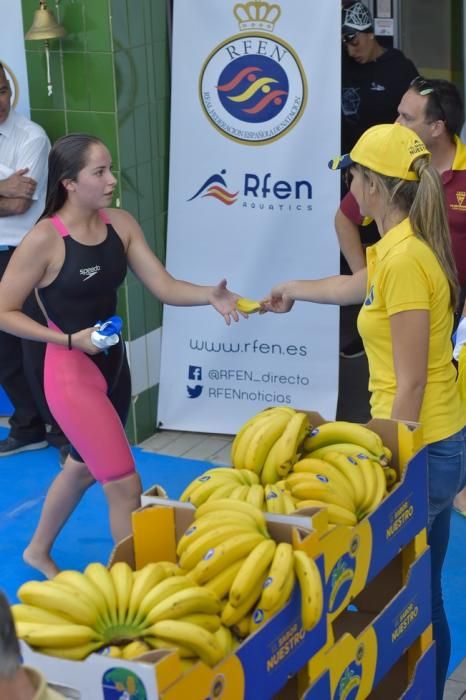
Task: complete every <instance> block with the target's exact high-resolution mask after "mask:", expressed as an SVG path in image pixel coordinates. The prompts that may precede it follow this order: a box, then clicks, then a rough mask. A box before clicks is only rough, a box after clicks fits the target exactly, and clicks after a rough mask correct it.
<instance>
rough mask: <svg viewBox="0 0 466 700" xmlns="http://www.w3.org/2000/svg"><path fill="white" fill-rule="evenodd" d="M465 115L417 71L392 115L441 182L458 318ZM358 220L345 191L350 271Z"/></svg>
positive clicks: (461, 501)
mask: <svg viewBox="0 0 466 700" xmlns="http://www.w3.org/2000/svg"><path fill="white" fill-rule="evenodd" d="M463 119H464V113H463V103H462V100H461V97H460V94H459V92H458V90H457V88H456V86H455V85H453V83H450V82H449V81H447V80H433V79H432V80H428V79H426V78H423V77H422V76H418V77H417V78H415V79H414V80H413V81H412V83H411V85H410V87H409V89H408V90H407V91H406V92H405V94H404V95H403V97H402V98H401V101H400V104H399V106H398V118H397V120H396V121H397V122H399V123H400V124H402V125H403V126H407V127H409V128H410V129H412V130H413V131H415V132H416V133H417V134H418V136H419V137H420V138H421V139H422V141H423V142H424V143H425V145H426V146H427V148H428V149H429V151H430V152H431V154H432V155H431V162H432V165H433V166H434V167H435V168H436V170H437V171H438V173H439V174H440V177H441V179H442V182H443V189H444V192H445V199H446V205H447V214H448V224H449V228H450V235H451V240H452V248H453V256H454V258H455V263H456V267H457V270H458V279H459V283H460V287H461V295H460V303H459V306H458V312H457V315H456V322H458V321H459V320H460V318H461V317H464V316H465V315H466V304H465V300H466V196H465V192H466V145H465V144H464V143H462V141H461V140H460V138H459V136H458V134H459V133H460V131H461V127H462V125H463ZM362 223H364V222H363V220H362V217H361V214H360V212H359V207H358V205H357V204H356V201H355V199H354V198H353V196H352V195H351V194H347V195H346V196H345V197H344V198H343V200H342V202H341V204H340V209H339V210H338V212H337V214H336V217H335V228H336V231H337V235H338V239H339V243H340V249H341V251H342V253H343V255H344V256H345V258H346V260H347V262H348V264H349V266H350V268H351V271H352V272H353V273H354V272H357V271H358V270H360V269H361V268H362V267H365V265H366V258H365V252H364V246H363V244H362V242H361V236H360V232H359V228H358V227H359V226H360V225H361V224H362ZM463 323H464V324H466V321H463ZM458 335H459V332H458ZM454 508H455V510H457V511H458V512H460V513H461V514H463V515H465V516H466V490H464V491H461V492H460V493H459V494H458V496H457V497H456V499H455V502H454Z"/></svg>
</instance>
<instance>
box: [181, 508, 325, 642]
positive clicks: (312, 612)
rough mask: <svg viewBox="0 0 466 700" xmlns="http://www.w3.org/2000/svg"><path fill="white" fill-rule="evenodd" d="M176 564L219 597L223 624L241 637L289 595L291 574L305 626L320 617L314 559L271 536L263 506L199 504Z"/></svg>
mask: <svg viewBox="0 0 466 700" xmlns="http://www.w3.org/2000/svg"><path fill="white" fill-rule="evenodd" d="M177 554H178V557H179V563H180V566H181V567H183V568H184V569H186V570H188V572H189V575H190V576H191V577H192V578H193V579H194V580H195V581H196V582H197V583H199V584H201V585H203V586H204V587H205V588H207V589H208V590H210V591H212V592H214V593H215V594H216V595H217V597H218V598H219V599H220V600H221V606H222V612H221V622H222V624H223V625H224V626H225V627H227V628H230V629H231V630H232V631H233V633H234V635H235V636H236V637H238V638H244V637H246V636H247V635H248V634H250V633H251V632H253V631H255V630H256V629H257V628H258V627H259V626H260V625H261V624H263V623H264V622H265V621H266V620H267V619H269V618H270V617H271V616H272V615H274V614H275V613H276V612H277V611H278V610H280V609H281V608H282V607H283V606H284V605H285V604H286V602H287V601H288V599H289V597H290V595H291V593H292V591H293V588H294V585H295V580H296V576H297V577H298V580H299V583H300V586H301V597H302V617H303V626H304V628H305V629H311V628H312V627H313V626H314V625H315V624H316V623H317V622H318V620H319V619H320V616H321V614H322V608H323V593H322V582H321V577H320V573H319V571H318V569H317V567H316V564H315V562H314V561H313V560H311V559H309V557H307V555H305V554H304V553H302V552H300V553H297V552H294V551H293V548H292V546H291V545H290V544H287V543H280V544H278V545H277V544H276V542H275V541H274V540H272V539H270V535H269V534H268V531H267V528H266V521H265V518H264V514H263V512H261V511H260V510H259V509H258V508H256V507H255V506H253V505H252V504H249V503H246V502H244V501H235V500H230V499H217V500H214V501H211V502H210V501H209V502H206V503H204V504H203V505H201V506H200V507H199V508H198V509H197V510H196V513H195V520H194V523H193V524H192V526H191V527H190V528H188V530H187V531H186V532H185V533H184V535H183V537H182V538H181V539H180V540H179V542H178V547H177Z"/></svg>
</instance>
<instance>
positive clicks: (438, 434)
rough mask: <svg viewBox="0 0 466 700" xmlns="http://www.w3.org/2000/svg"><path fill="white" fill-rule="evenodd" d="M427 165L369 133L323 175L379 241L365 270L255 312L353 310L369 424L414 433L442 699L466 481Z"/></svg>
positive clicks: (291, 287)
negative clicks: (346, 187) (422, 462)
mask: <svg viewBox="0 0 466 700" xmlns="http://www.w3.org/2000/svg"><path fill="white" fill-rule="evenodd" d="M429 161H430V153H429V151H428V150H427V148H426V147H425V145H424V143H423V142H422V141H421V140H420V139H419V137H418V136H417V135H416V134H415V133H414V132H413V131H411V129H407V128H406V127H404V126H401V125H400V124H381V125H378V126H374V127H372V128H371V129H368V130H367V131H366V132H365V133H364V134H363V135H362V136H361V138H360V139H359V141H358V142H357V143H356V145H355V146H354V148H353V150H352V151H351V153H350V154H349V155H345V156H341V157H340V158H338V159H335V160H334V161H332V163H330V167H331V168H332V169H334V170H335V169H346V174H348V175H349V176H350V177H349V178H348V180H349V179H351V192H352V193H353V195H354V197H355V198H356V200H357V203H358V205H359V208H360V210H361V215H363V216H370V217H371V218H373V219H374V220H375V221H376V223H377V227H378V229H379V233H380V236H381V240H380V241H379V242H377V243H376V244H375V245H373V246H371V247H370V248H368V250H367V269H363V270H360V271H359V272H357V273H356V274H354V275H339V276H335V277H327V278H325V279H320V280H301V281H299V280H295V281H290V282H283V283H281V284H278V285H276V286H275V287H274V288H273V289H272V291H271V293H270V295H269V297H268V298H267V299H266V300H265V301H264V302H263V310H264V311H265V310H267V311H274V312H277V313H285V312H287V311H289V310H290V309H291V307H292V306H293V303H294V302H295V301H298V300H299V301H312V302H315V303H321V304H339V305H342V306H343V305H348V304H357V303H362V307H361V311H360V313H359V317H358V330H359V333H360V335H361V337H362V339H363V342H364V347H365V350H366V354H367V358H368V362H369V373H370V380H369V389H370V391H371V394H372V395H371V413H372V416H373V417H374V418H393V419H396V420H404V421H419V422H420V423H421V425H422V430H423V436H424V442H425V444H426V445H427V461H428V469H429V544H430V547H431V555H432V608H433V610H432V618H433V625H434V637H435V640H436V643H437V644H436V647H437V698H438V700H441V698H442V697H443V688H444V684H445V679H446V673H447V669H448V662H449V658H450V633H449V629H448V623H447V620H446V617H445V611H444V607H443V599H442V586H441V571H442V566H443V561H444V558H445V554H446V550H447V545H448V538H449V531H450V516H451V508H452V503H453V499H454V497H455V495H456V493H458V491H460V490H461V488H462V487H463V486H464V485H465V482H466V429H464V424H465V415H464V409H463V407H462V403H461V399H460V396H459V393H458V390H457V385H456V371H455V369H454V367H453V364H452V361H451V360H452V344H451V333H452V327H453V310H454V309H455V308H456V306H457V301H458V283H457V280H456V270H455V264H454V261H453V256H452V252H451V247H450V233H449V229H448V222H447V216H446V210H445V203H444V195H443V190H442V184H441V181H440V179H439V176H438V174H437V172H436V171H435V170H434V168H432V167H431V166H430V165H429Z"/></svg>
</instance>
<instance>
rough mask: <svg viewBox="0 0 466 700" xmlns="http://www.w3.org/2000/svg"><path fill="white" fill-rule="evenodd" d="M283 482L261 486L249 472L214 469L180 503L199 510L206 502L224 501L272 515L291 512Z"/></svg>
mask: <svg viewBox="0 0 466 700" xmlns="http://www.w3.org/2000/svg"><path fill="white" fill-rule="evenodd" d="M284 484H285V482H284V481H279V482H277V483H276V484H265V486H264V485H263V484H259V477H258V476H257V474H255V473H254V472H251V471H249V469H232V468H231V467H214V468H212V469H208V470H207V471H206V472H204V473H203V474H201V476H199V477H197V479H194V481H192V482H191V483H190V484H189V485H188V486H187V487H186V488H185V490H184V491H183V493H182V494H181V496H180V500H181V501H184V502H188V503H192V504H193V506H194V507H195V508H199V507H200V506H202V505H203V504H204V503H207V502H208V503H211V502H213V501H217V500H222V499H226V498H228V499H232V500H235V501H244V502H246V503H249V504H251V505H253V506H255V507H256V508H259V509H260V510H265V511H268V512H269V513H292V512H294V510H295V509H296V508H295V502H294V499H293V498H291V495H290V493H289V492H288V491H286V490H285V488H284Z"/></svg>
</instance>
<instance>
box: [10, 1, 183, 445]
mask: <svg viewBox="0 0 466 700" xmlns="http://www.w3.org/2000/svg"><path fill="white" fill-rule="evenodd" d="M21 2H22V9H23V23H24V30H25V32H26V31H27V29H28V28H29V27H30V25H31V23H32V18H33V15H34V12H35V11H36V10H37V9H38V6H39V3H38V1H37V0H21ZM49 9H50V10H51V11H52V12H53V13H54V14H55V16H56V17H57V18H58V19H59V21H60V22H61V23H62V24H63V25H64V26H65V28H66V30H67V36H66V37H65V38H64V39H63V40H61V41H58V40H51V41H50V64H51V75H52V82H53V95H52V96H51V97H49V96H48V95H47V81H46V62H45V53H44V49H43V42H41V41H27V42H26V60H27V68H28V80H29V96H30V104H31V117H32V119H34V121H36V122H38V123H39V124H41V125H42V126H43V127H44V128H45V129H46V131H47V133H48V134H49V137H50V139H51V140H52V141H54V140H55V139H57V138H58V137H59V136H62V135H63V134H66V133H71V132H74V131H85V132H89V133H92V134H95V135H96V136H98V137H99V138H101V139H102V140H103V141H104V143H105V144H106V145H107V146H108V148H109V149H110V151H111V153H112V158H113V162H114V170H115V174H116V176H117V177H118V180H119V187H118V189H117V193H116V199H117V198H118V199H119V200H120V205H121V206H122V207H123V208H125V209H127V210H128V211H130V212H131V213H132V214H133V215H134V216H135V217H136V218H137V220H138V221H139V223H140V224H141V226H142V228H143V229H144V232H145V235H146V238H147V240H148V243H149V245H150V247H151V248H152V250H154V252H155V253H156V254H157V255H158V257H159V258H160V259H161V260H162V261H164V258H165V236H166V221H167V199H168V144H169V92H170V87H169V85H170V82H169V50H168V36H167V17H166V2H165V0H61V1H60V3H59V4H58V5H56V4H55V3H53V2H50V3H49ZM119 313H120V314H121V315H122V316H123V318H124V320H125V331H126V339H127V340H129V341H132V340H135V339H136V338H140V337H141V336H144V335H146V334H148V333H150V332H151V331H154V330H156V329H157V328H160V326H161V322H162V308H161V305H160V303H159V302H158V301H156V300H155V299H154V298H153V297H152V296H151V295H150V294H149V293H148V292H147V290H145V289H143V288H142V286H141V284H140V283H139V282H138V281H137V280H136V279H135V277H134V276H133V275H132V274H129V275H128V277H127V280H126V282H125V285H124V287H123V288H122V289H121V290H120V294H119ZM157 392H158V387H151V388H148V389H147V390H145V391H143V392H141V394H140V395H139V396H137V397H134V400H133V401H134V402H133V407H132V411H131V415H130V419H129V421H128V435H129V437H130V439H131V440H133V441H136V442H139V441H141V440H143V439H144V438H146V437H148V436H149V435H150V434H151V433H153V432H154V430H155V424H156V400H157Z"/></svg>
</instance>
